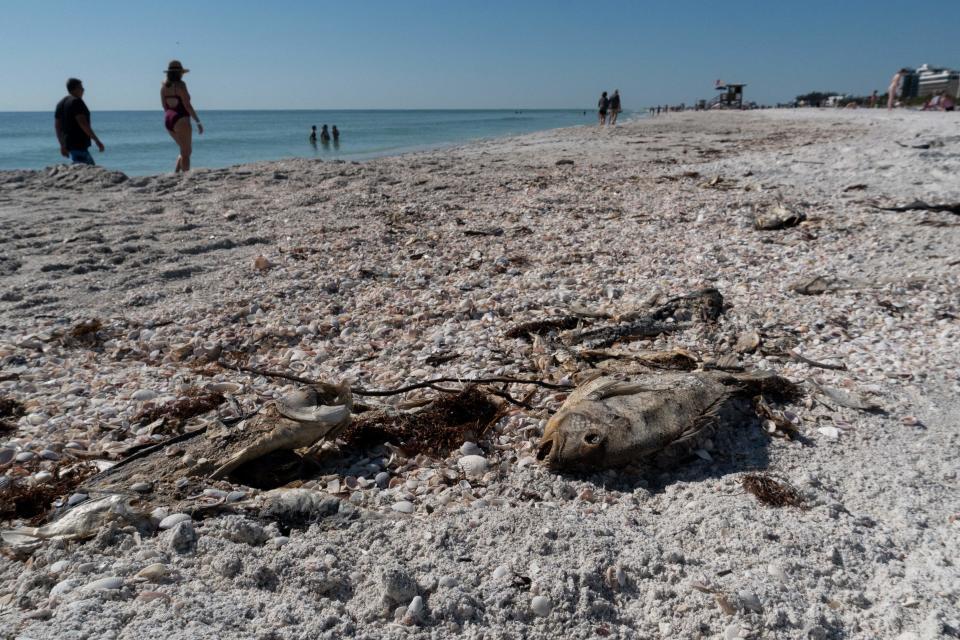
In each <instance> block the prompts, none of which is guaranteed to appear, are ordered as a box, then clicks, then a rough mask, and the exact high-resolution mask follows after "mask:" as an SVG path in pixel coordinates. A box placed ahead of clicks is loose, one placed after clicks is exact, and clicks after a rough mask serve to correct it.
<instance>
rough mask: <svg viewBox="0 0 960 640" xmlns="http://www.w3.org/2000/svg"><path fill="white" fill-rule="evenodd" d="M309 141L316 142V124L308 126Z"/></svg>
mask: <svg viewBox="0 0 960 640" xmlns="http://www.w3.org/2000/svg"><path fill="white" fill-rule="evenodd" d="M310 142H311V143H312V144H317V125H313V126H312V127H310Z"/></svg>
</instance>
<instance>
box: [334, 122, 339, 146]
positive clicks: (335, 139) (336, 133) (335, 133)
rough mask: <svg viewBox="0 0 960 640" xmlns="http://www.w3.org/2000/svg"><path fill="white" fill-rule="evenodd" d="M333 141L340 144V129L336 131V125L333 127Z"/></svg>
mask: <svg viewBox="0 0 960 640" xmlns="http://www.w3.org/2000/svg"><path fill="white" fill-rule="evenodd" d="M333 141H334V142H340V129H337V125H333Z"/></svg>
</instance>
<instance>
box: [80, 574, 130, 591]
mask: <svg viewBox="0 0 960 640" xmlns="http://www.w3.org/2000/svg"><path fill="white" fill-rule="evenodd" d="M121 587H123V578H117V577H115V576H110V577H107V578H100V579H99V580H94V581H93V582H91V583H89V584H87V585H86V586H85V587H84V588H83V590H84V591H115V590H117V589H120V588H121Z"/></svg>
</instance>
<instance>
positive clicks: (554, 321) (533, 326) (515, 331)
mask: <svg viewBox="0 0 960 640" xmlns="http://www.w3.org/2000/svg"><path fill="white" fill-rule="evenodd" d="M579 324H580V318H579V317H577V316H558V317H555V318H546V319H544V320H532V321H530V322H524V323H522V324H518V325H517V326H515V327H511V328H509V329H507V331H506V333H504V334H503V335H504V336H506V337H507V338H526V337H527V336H528V335H529V334H531V333H532V334H537V335H540V334H544V333H549V332H551V331H556V330H560V329H575V328H576V327H577V325H579Z"/></svg>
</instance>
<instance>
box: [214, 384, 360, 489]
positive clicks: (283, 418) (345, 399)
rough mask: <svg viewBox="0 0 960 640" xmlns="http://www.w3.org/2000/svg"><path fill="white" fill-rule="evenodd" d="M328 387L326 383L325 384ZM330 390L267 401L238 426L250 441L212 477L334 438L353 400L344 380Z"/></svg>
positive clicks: (302, 391) (311, 390)
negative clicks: (280, 453) (270, 456)
mask: <svg viewBox="0 0 960 640" xmlns="http://www.w3.org/2000/svg"><path fill="white" fill-rule="evenodd" d="M328 386H329V385H328ZM334 389H335V390H336V397H335V398H334V399H333V400H332V401H330V404H325V402H328V401H329V400H328V398H326V397H324V396H329V395H330V393H329V389H323V390H318V389H317V388H314V387H305V388H303V389H299V390H297V391H294V392H293V393H291V394H289V395H287V396H285V397H283V398H281V399H279V400H277V401H275V402H272V403H269V404H268V405H267V406H265V407H264V409H263V410H262V411H260V412H259V413H258V414H257V415H256V416H254V417H253V418H250V419H249V420H246V421H245V422H244V423H241V424H240V425H238V426H237V429H243V430H244V431H245V432H247V433H249V434H251V435H250V440H252V442H251V443H250V444H249V445H247V446H246V447H244V448H243V449H242V450H241V451H239V452H238V453H236V454H234V455H233V456H231V457H230V458H229V459H228V460H226V461H225V462H223V463H222V464H221V465H220V466H219V467H217V468H216V469H215V470H214V471H213V473H211V474H210V477H211V478H224V477H226V476H228V475H229V474H230V473H231V472H232V471H234V470H235V469H236V468H237V467H239V466H240V465H242V464H244V463H246V462H250V461H251V460H256V459H257V458H261V457H263V456H265V455H267V454H268V453H272V452H274V451H281V450H293V449H302V448H304V447H309V446H311V445H314V444H316V443H317V442H318V441H319V440H321V439H323V438H328V439H330V438H335V437H336V436H337V435H338V434H339V433H340V432H341V431H343V430H344V429H345V428H346V427H347V426H348V425H349V424H350V411H351V408H352V407H353V400H352V396H351V394H350V387H349V385H347V384H346V383H344V384H342V385H339V386H337V387H334Z"/></svg>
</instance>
